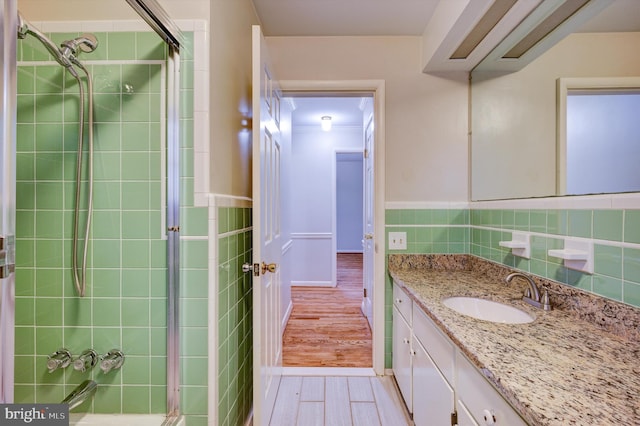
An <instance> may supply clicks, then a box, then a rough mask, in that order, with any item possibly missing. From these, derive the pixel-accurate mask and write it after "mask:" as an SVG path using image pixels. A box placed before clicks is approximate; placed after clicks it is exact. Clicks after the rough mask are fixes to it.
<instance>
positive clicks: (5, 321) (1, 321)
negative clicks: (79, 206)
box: [0, 0, 18, 403]
mask: <svg viewBox="0 0 640 426" xmlns="http://www.w3.org/2000/svg"><path fill="white" fill-rule="evenodd" d="M17 16H18V15H17V5H16V0H1V2H0V25H1V28H0V57H1V58H2V63H1V65H0V67H1V68H2V71H1V73H2V86H1V87H0V102H1V103H2V108H1V110H0V111H1V113H0V114H1V116H0V167H1V168H0V403H10V402H13V365H14V362H13V348H14V331H13V325H14V312H15V309H14V306H15V305H14V293H15V290H14V288H15V279H14V276H15V273H14V265H15V259H14V257H15V255H14V253H15V249H14V241H15V239H14V235H15V201H16V197H15V187H16V172H15V164H16V156H15V142H16V139H15V135H16V132H15V131H16V103H15V99H16V34H17Z"/></svg>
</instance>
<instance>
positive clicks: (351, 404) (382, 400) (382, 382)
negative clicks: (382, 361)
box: [269, 376, 412, 426]
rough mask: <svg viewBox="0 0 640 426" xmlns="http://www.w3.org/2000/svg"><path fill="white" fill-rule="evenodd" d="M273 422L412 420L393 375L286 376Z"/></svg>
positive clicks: (289, 425) (331, 424)
mask: <svg viewBox="0 0 640 426" xmlns="http://www.w3.org/2000/svg"><path fill="white" fill-rule="evenodd" d="M269 424H270V425H272V426H294V425H295V426H324V425H327V426H336V425H344V426H348V425H353V426H356V425H362V426H376V425H383V426H405V425H407V426H408V425H410V424H412V422H411V421H410V420H409V418H408V415H407V413H406V409H405V408H404V405H403V402H402V400H401V399H400V396H399V395H398V392H397V389H396V387H395V384H394V383H393V378H392V377H390V376H383V377H331V376H328V377H322V376H321V377H299V376H285V377H283V378H282V381H281V382H280V387H279V388H278V395H277V396H276V402H275V406H274V408H273V414H272V415H271V422H270V423H269Z"/></svg>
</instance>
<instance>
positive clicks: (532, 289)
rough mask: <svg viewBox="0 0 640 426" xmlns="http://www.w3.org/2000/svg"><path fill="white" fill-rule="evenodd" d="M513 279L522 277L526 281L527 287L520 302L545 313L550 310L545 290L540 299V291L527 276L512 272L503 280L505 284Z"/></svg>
mask: <svg viewBox="0 0 640 426" xmlns="http://www.w3.org/2000/svg"><path fill="white" fill-rule="evenodd" d="M515 277H522V278H524V279H525V280H527V283H528V284H529V287H527V289H525V291H524V295H523V296H522V300H523V301H525V302H526V303H528V304H530V305H531V306H535V307H536V308H540V309H544V310H545V311H550V310H551V304H550V303H549V292H548V291H547V290H546V289H545V290H544V293H543V295H542V297H540V290H538V286H537V285H536V283H535V282H534V281H533V280H532V279H531V277H529V276H528V275H525V274H523V273H522V272H512V273H511V274H509V275H507V277H506V278H505V279H504V280H505V282H507V283H510V282H511V280H512V279H514V278H515Z"/></svg>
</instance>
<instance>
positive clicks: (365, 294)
mask: <svg viewBox="0 0 640 426" xmlns="http://www.w3.org/2000/svg"><path fill="white" fill-rule="evenodd" d="M363 290H364V297H367V289H366V288H363Z"/></svg>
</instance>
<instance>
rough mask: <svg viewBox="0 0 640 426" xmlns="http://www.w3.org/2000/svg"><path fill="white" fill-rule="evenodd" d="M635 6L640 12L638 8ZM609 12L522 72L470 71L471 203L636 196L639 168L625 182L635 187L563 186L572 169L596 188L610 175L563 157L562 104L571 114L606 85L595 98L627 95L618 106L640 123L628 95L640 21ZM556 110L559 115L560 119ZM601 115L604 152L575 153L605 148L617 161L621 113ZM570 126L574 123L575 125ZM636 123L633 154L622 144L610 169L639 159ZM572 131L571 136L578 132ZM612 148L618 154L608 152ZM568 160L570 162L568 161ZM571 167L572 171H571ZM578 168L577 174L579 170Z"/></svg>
mask: <svg viewBox="0 0 640 426" xmlns="http://www.w3.org/2000/svg"><path fill="white" fill-rule="evenodd" d="M623 3H624V4H623ZM614 6H615V7H618V9H624V7H623V6H634V5H633V3H632V2H628V1H626V0H616V1H615V2H613V3H612V6H610V7H614ZM635 7H636V9H635V10H636V12H637V3H636V4H635ZM612 10H613V9H612ZM614 11H615V10H614ZM608 12H610V11H608V10H607V9H605V10H604V11H603V12H602V15H603V18H602V19H601V20H600V22H598V23H597V20H598V18H599V16H597V17H595V18H594V20H592V21H589V22H587V23H586V24H585V25H584V26H583V27H581V28H580V29H579V31H580V32H574V33H572V34H570V35H568V36H567V37H566V38H564V39H563V40H562V41H560V42H559V43H557V44H556V45H555V46H553V47H552V48H550V49H549V50H547V51H546V52H545V53H543V54H542V55H540V56H539V57H538V58H536V59H535V60H533V61H532V62H530V63H529V64H528V65H526V66H525V67H524V68H522V69H521V70H519V71H516V72H511V73H499V72H495V71H480V70H474V71H473V72H472V74H471V199H472V200H474V201H479V200H496V199H511V198H529V197H548V196H557V195H578V194H590V193H610V192H628V191H634V192H635V191H640V169H638V168H637V167H632V169H634V170H633V173H634V175H633V176H626V177H625V179H627V180H631V181H633V182H634V183H633V184H629V185H627V184H625V185H623V186H602V185H592V186H584V185H582V183H583V182H580V178H578V182H579V183H581V184H579V185H577V184H573V183H570V184H569V185H568V184H567V173H571V171H572V170H578V169H579V170H580V172H579V173H581V174H582V175H581V176H583V177H586V176H588V177H589V178H590V180H591V181H593V182H597V183H601V182H602V181H603V180H604V178H605V177H606V176H607V175H608V174H610V173H609V172H608V171H607V167H608V166H607V167H605V166H604V165H603V164H591V165H589V164H588V163H587V159H586V158H584V157H582V158H581V157H579V156H578V157H575V156H573V155H571V152H573V151H571V150H567V143H566V139H563V138H564V137H565V135H566V131H567V129H566V126H565V125H564V124H562V123H566V115H564V114H565V113H566V107H567V104H569V106H570V107H571V106H573V105H574V104H575V103H576V102H574V101H573V100H574V99H578V98H579V99H578V101H586V100H587V99H588V97H589V96H590V95H593V97H599V98H600V96H596V95H597V93H595V92H591V93H588V92H586V89H594V90H595V89H596V88H597V86H598V85H600V86H604V88H601V89H606V90H608V92H599V94H600V95H607V96H609V95H612V96H613V95H622V94H623V93H625V94H626V97H625V98H624V99H625V102H628V101H631V102H632V103H631V104H628V103H624V102H622V103H621V104H620V105H622V106H618V107H619V108H625V107H624V106H623V105H635V106H633V108H634V110H635V117H636V118H635V121H639V120H638V119H637V118H638V113H637V111H638V103H637V102H638V100H637V99H639V98H640V95H638V93H640V92H639V91H634V90H632V89H634V87H635V88H638V89H640V83H639V81H640V79H638V77H640V55H638V54H637V46H640V25H639V23H638V21H639V18H637V16H640V14H638V13H635V14H632V19H617V20H616V18H612V16H613V15H607V13H608ZM612 13H613V12H612ZM618 16H620V15H618ZM605 21H606V22H605ZM603 22H604V23H603ZM612 23H613V24H614V25H612ZM633 77H636V78H635V79H634V78H633ZM622 83H624V84H622ZM563 84H564V86H563ZM621 84H622V85H621ZM590 85H591V86H594V87H591V86H590ZM572 90H573V92H572ZM567 95H569V96H570V100H569V102H567V101H566V99H567ZM574 96H575V98H574ZM572 99H573V100H572ZM600 99H604V97H602V98H600ZM618 99H620V98H619V97H618ZM608 101H610V100H608ZM633 102H636V103H633ZM578 103H580V102H578ZM582 103H584V102H582ZM560 109H562V114H559V111H560ZM604 111H605V112H607V113H608V114H609V116H608V117H604V118H603V120H602V123H603V124H601V127H603V129H601V130H602V135H601V136H602V137H601V138H600V139H601V140H602V141H604V142H605V143H607V144H610V145H608V147H605V148H601V147H599V148H596V147H595V146H594V145H592V146H590V147H588V148H585V146H586V145H583V149H578V150H577V151H576V152H578V153H582V154H584V153H592V154H593V153H597V152H598V150H599V149H604V151H605V152H607V154H611V155H614V154H615V151H616V150H617V149H618V148H620V146H619V145H620V144H612V140H613V139H616V140H618V139H619V138H620V137H621V136H620V124H619V121H618V118H619V117H620V116H621V115H625V114H622V113H620V112H617V113H613V111H615V109H614V108H609V107H605V108H604ZM620 111H621V110H620ZM570 120H573V121H572V123H574V124H575V118H573V119H570ZM633 124H634V123H631V125H630V127H629V128H626V129H625V131H623V133H625V132H627V131H631V130H632V129H635V130H634V131H635V132H636V134H635V135H634V136H632V137H631V138H630V139H629V140H630V141H635V143H636V147H635V148H633V147H629V146H627V145H626V144H627V143H631V142H629V141H627V142H623V143H622V146H623V147H624V150H622V151H620V153H619V154H618V157H612V158H609V159H608V160H607V161H610V162H613V164H614V165H613V166H612V167H614V168H615V167H616V166H615V164H622V163H623V162H624V161H623V157H626V156H634V158H635V159H637V158H638V152H639V150H640V148H638V146H637V145H638V144H640V135H639V134H638V133H637V132H638V126H637V125H636V126H634V125H633ZM563 126H564V127H563ZM572 131H573V136H575V135H576V132H575V126H573V127H572ZM587 143H590V142H589V141H587ZM614 146H618V148H616V149H613V148H612V147H614ZM625 150H626V151H625ZM568 155H569V157H571V158H569V159H567V156H568ZM592 157H593V155H592ZM571 164H573V166H571V167H569V165H571ZM576 164H577V165H578V166H579V167H577V168H576ZM569 180H570V181H571V179H569ZM583 180H584V179H583Z"/></svg>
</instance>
